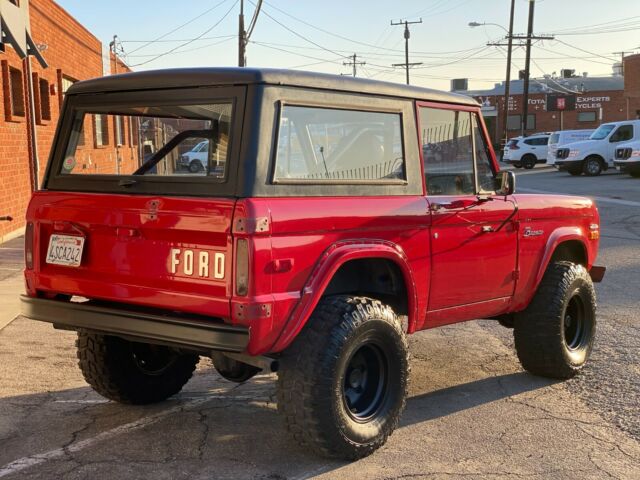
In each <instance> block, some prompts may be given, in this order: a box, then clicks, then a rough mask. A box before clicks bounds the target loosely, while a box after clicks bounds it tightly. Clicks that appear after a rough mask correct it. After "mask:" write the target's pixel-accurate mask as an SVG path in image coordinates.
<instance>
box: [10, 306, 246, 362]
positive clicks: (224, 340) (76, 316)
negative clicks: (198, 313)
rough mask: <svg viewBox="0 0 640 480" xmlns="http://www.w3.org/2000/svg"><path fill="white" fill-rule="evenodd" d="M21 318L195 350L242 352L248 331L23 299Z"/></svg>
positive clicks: (225, 326)
mask: <svg viewBox="0 0 640 480" xmlns="http://www.w3.org/2000/svg"><path fill="white" fill-rule="evenodd" d="M20 300H21V303H22V315H24V316H25V317H27V318H30V319H33V320H39V321H42V322H48V323H52V324H53V326H54V327H57V328H64V329H72V330H77V329H87V330H92V331H95V332H98V333H104V334H109V335H115V336H121V337H124V338H130V339H132V340H137V341H140V342H146V343H160V344H170V345H174V346H181V347H186V348H189V347H191V348H192V349H196V350H205V351H207V352H208V351H210V350H221V351H227V352H243V351H244V350H245V349H246V347H247V344H248V343H249V330H248V329H247V328H244V327H236V326H230V325H225V324H220V323H213V321H205V320H200V319H194V318H191V317H188V318H183V317H179V316H173V315H164V314H155V313H146V312H143V311H140V310H125V309H120V308H110V307H103V306H96V305H92V304H89V303H72V302H66V301H59V300H45V299H42V298H33V297H28V296H26V295H23V296H22V297H21V298H20Z"/></svg>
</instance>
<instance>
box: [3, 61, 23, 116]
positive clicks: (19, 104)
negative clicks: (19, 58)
mask: <svg viewBox="0 0 640 480" xmlns="http://www.w3.org/2000/svg"><path fill="white" fill-rule="evenodd" d="M3 70H4V69H3ZM6 71H7V77H8V78H7V79H6V80H7V81H8V82H7V83H8V86H9V88H8V90H9V91H8V92H7V93H8V94H9V99H8V100H9V101H8V102H6V103H5V110H6V114H7V117H8V119H9V120H11V119H12V117H24V114H25V106H24V84H23V83H22V71H21V70H19V69H17V68H13V67H7V69H6ZM3 76H4V75H3ZM7 107H8V108H7Z"/></svg>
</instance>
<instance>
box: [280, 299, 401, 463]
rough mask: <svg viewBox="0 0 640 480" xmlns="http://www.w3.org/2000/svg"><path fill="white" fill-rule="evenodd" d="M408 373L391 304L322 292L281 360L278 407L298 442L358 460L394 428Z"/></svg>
mask: <svg viewBox="0 0 640 480" xmlns="http://www.w3.org/2000/svg"><path fill="white" fill-rule="evenodd" d="M408 375H409V360H408V347H407V343H406V339H405V336H404V333H403V331H402V327H401V325H400V322H399V321H398V318H397V316H396V314H395V313H394V312H393V310H392V309H391V307H389V306H386V305H384V304H382V303H381V302H379V301H377V300H373V299H369V298H364V297H348V296H336V297H327V298H325V299H323V300H321V302H320V303H319V304H318V306H317V307H316V310H315V311H314V312H313V315H312V317H311V318H310V319H309V323H308V324H307V325H306V326H305V328H304V330H303V331H302V332H301V333H300V334H299V335H298V337H297V338H296V340H295V341H294V343H293V344H292V345H291V346H290V347H289V348H288V349H287V350H286V351H285V352H284V354H283V356H282V358H281V362H280V369H279V370H278V410H279V411H280V412H281V413H282V414H283V415H284V417H285V420H286V423H287V428H288V430H289V431H290V432H291V433H292V434H293V437H294V438H295V439H296V440H297V441H298V443H300V444H301V445H303V446H306V447H309V448H312V449H314V450H315V451H320V452H321V453H323V454H324V455H326V456H331V457H340V458H345V459H357V458H362V457H364V456H367V455H369V454H371V453H372V452H373V451H375V450H376V449H377V448H379V447H381V446H382V445H383V444H384V443H385V442H386V440H387V438H388V437H389V435H391V433H392V432H393V431H394V430H395V428H396V427H397V425H398V421H399V419H400V415H401V413H402V411H403V409H404V405H405V399H406V395H407V386H408Z"/></svg>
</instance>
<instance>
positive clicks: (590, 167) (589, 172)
mask: <svg viewBox="0 0 640 480" xmlns="http://www.w3.org/2000/svg"><path fill="white" fill-rule="evenodd" d="M603 169H604V167H603V165H602V159H601V158H600V157H598V156H597V155H589V156H588V157H587V158H585V159H584V162H583V165H582V171H583V173H584V174H585V175H586V176H587V177H597V176H598V175H600V174H601V173H602V170H603Z"/></svg>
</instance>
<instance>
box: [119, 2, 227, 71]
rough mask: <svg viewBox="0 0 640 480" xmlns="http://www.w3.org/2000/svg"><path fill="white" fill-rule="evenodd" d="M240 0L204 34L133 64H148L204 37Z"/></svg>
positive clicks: (138, 65)
mask: <svg viewBox="0 0 640 480" xmlns="http://www.w3.org/2000/svg"><path fill="white" fill-rule="evenodd" d="M238 1H239V0H236V1H235V2H233V5H231V8H229V10H227V11H226V13H225V14H224V15H223V16H222V18H221V19H220V20H218V21H217V22H216V23H214V24H213V26H211V27H209V28H208V29H207V30H205V31H204V32H203V33H202V34H200V35H199V36H197V37H196V38H193V39H191V40H189V41H187V42H184V43H182V44H180V45H178V46H177V47H174V48H172V49H170V50H167V51H166V52H163V53H160V54H158V55H156V56H155V57H153V58H151V59H149V60H145V61H144V62H141V63H138V64H136V65H131V66H132V67H140V66H142V65H146V64H147V63H151V62H153V61H155V60H157V59H158V58H161V57H164V56H165V55H169V54H170V53H173V52H175V51H176V50H178V49H180V48H182V47H186V46H187V45H190V44H191V43H193V42H195V41H196V40H198V39H200V38H201V37H204V36H205V35H206V34H207V33H209V32H211V31H212V30H213V29H214V28H216V27H217V26H218V25H220V24H221V23H222V22H223V21H224V19H225V18H227V16H228V15H229V14H230V13H231V11H232V10H233V9H234V8H235V6H236V5H237V4H238Z"/></svg>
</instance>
